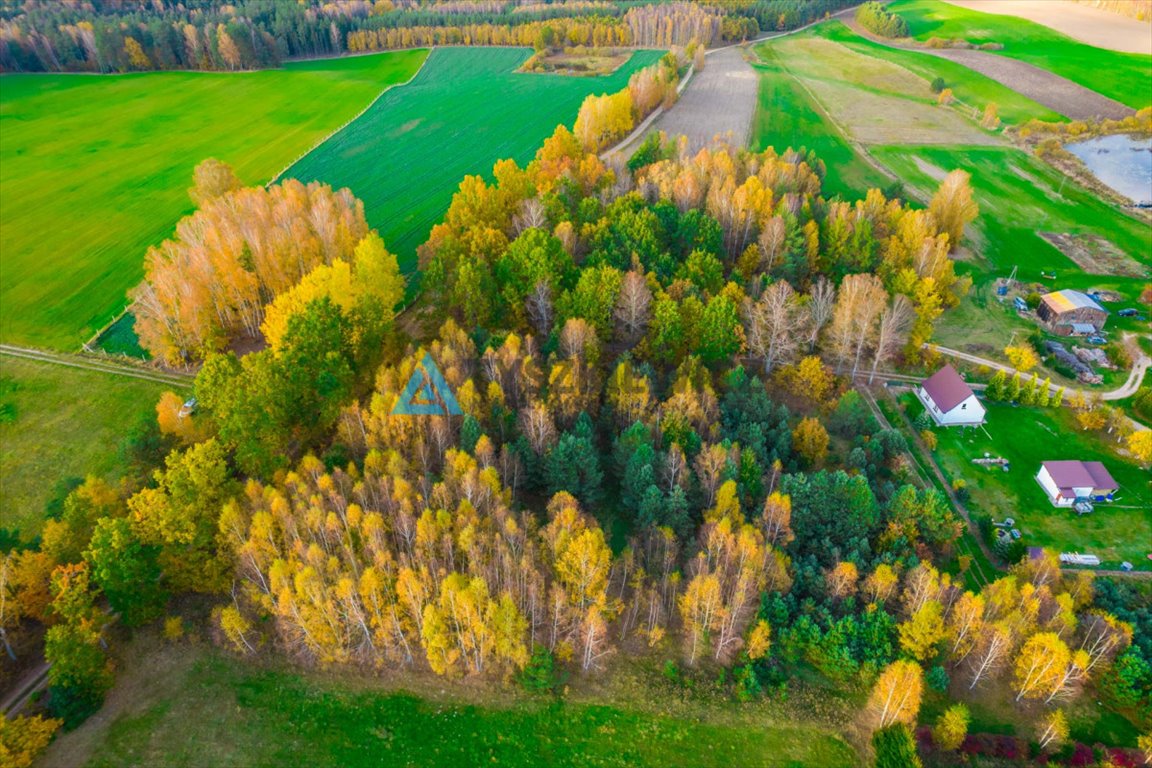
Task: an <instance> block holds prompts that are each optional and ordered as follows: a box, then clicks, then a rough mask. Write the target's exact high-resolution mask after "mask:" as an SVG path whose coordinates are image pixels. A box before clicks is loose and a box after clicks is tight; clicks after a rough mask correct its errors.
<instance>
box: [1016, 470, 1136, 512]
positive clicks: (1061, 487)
mask: <svg viewBox="0 0 1152 768" xmlns="http://www.w3.org/2000/svg"><path fill="white" fill-rule="evenodd" d="M1036 480H1037V482H1039V483H1040V487H1041V488H1043V489H1044V492H1045V493H1047V494H1048V500H1049V501H1051V502H1052V504H1053V505H1054V506H1057V507H1070V506H1072V505H1073V504H1075V503H1076V502H1078V501H1111V500H1112V494H1114V493H1115V492H1116V489H1117V488H1118V487H1119V486H1117V485H1116V481H1115V480H1113V479H1112V475H1110V474H1108V470H1107V469H1105V468H1104V465H1103V464H1101V463H1100V462H1098V461H1045V462H1044V463H1042V464H1041V465H1040V471H1039V472H1037V473H1036Z"/></svg>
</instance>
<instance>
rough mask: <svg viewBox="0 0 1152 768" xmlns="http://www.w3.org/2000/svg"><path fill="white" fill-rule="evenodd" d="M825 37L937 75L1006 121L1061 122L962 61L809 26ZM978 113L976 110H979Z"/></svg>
mask: <svg viewBox="0 0 1152 768" xmlns="http://www.w3.org/2000/svg"><path fill="white" fill-rule="evenodd" d="M812 33H813V34H818V35H820V36H821V37H824V38H826V39H828V40H835V41H836V42H838V43H841V44H842V45H845V46H847V47H848V48H850V49H852V50H853V51H857V52H858V53H863V54H866V55H868V56H874V57H876V58H879V59H885V60H887V61H890V62H892V63H893V64H898V65H900V66H901V67H903V68H904V69H907V70H908V71H910V72H913V73H914V74H917V75H919V76H920V77H922V78H924V79H925V80H928V81H932V80H934V79H935V78H937V77H939V78H942V79H943V80H944V85H945V87H947V88H951V89H952V93H953V95H954V96H955V97H956V99H957V100H958V101H960V102H963V103H964V104H965V105H967V106H968V107H972V108H975V109H977V110H979V112H980V113H982V112H983V108H984V106H985V105H987V104H988V103H989V102H995V103H996V106H997V109H998V113H999V115H1000V119H1001V120H1002V121H1003V122H1005V123H1023V122H1026V121H1028V120H1031V119H1033V118H1035V119H1037V120H1045V121H1052V122H1063V121H1064V120H1065V118H1064V117H1063V116H1062V115H1059V114H1057V113H1056V112H1053V111H1052V110H1050V109H1048V108H1047V107H1045V106H1044V105H1043V104H1038V103H1037V102H1035V101H1032V99H1029V98H1028V97H1027V96H1022V95H1021V94H1019V93H1017V92H1016V91H1014V90H1012V89H1011V88H1008V87H1007V86H1004V85H1001V84H1000V83H998V82H996V81H995V80H993V79H991V78H990V77H986V76H984V75H982V74H980V73H979V72H975V71H973V70H971V69H969V68H968V67H966V66H964V65H963V64H957V63H956V62H954V61H949V60H948V59H942V58H940V57H939V56H931V55H929V54H926V53H918V52H916V51H910V50H906V49H902V48H889V47H888V46H886V45H881V44H880V43H874V42H872V41H871V40H868V39H866V38H863V37H860V36H859V35H857V34H856V33H855V32H853V31H852V30H850V29H849V28H848V27H847V26H845V25H844V24H842V23H841V22H839V21H832V22H829V23H827V24H821V25H819V26H817V27H814V28H813V29H812ZM978 116H979V113H978Z"/></svg>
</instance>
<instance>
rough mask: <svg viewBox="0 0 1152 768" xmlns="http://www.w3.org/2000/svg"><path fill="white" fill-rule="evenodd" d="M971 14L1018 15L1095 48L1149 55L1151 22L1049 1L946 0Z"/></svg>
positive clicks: (1097, 9)
mask: <svg viewBox="0 0 1152 768" xmlns="http://www.w3.org/2000/svg"><path fill="white" fill-rule="evenodd" d="M945 2H947V3H948V4H949V5H957V6H959V7H961V8H967V9H968V10H970V11H980V12H981V13H994V14H997V15H1000V16H1017V17H1019V18H1021V19H1027V20H1028V21H1034V22H1036V23H1037V24H1043V25H1044V26H1046V27H1048V28H1049V29H1054V30H1056V31H1057V32H1059V33H1061V34H1063V35H1068V37H1071V38H1072V39H1074V40H1079V41H1080V42H1082V43H1087V44H1088V45H1094V46H1096V47H1097V48H1107V49H1108V50H1111V51H1123V52H1125V53H1143V54H1146V55H1152V20H1148V19H1146V20H1144V21H1137V20H1136V19H1132V18H1129V17H1127V16H1121V15H1120V14H1118V13H1111V12H1109V11H1102V10H1100V9H1099V8H1093V7H1091V6H1088V5H1081V4H1079V3H1070V2H1066V1H1065V2H1052V0H945Z"/></svg>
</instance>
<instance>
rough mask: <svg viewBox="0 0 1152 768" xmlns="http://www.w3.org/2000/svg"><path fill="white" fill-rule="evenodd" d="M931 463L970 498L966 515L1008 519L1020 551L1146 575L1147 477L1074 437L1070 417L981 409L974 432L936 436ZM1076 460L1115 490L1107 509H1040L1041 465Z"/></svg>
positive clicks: (1150, 564)
mask: <svg viewBox="0 0 1152 768" xmlns="http://www.w3.org/2000/svg"><path fill="white" fill-rule="evenodd" d="M902 402H903V403H904V404H905V405H907V406H908V407H909V414H910V415H912V416H915V414H917V413H919V412H920V411H921V410H923V406H921V405H920V403H919V402H918V401H916V399H915V397H914V396H913V395H911V394H907V395H904V396H903V397H902ZM934 431H935V433H936V436H937V438H938V440H939V443H938V447H937V449H936V453H935V457H936V460H937V461H938V462H939V464H940V467H941V469H943V470H944V473H945V475H946V476H947V477H948V478H949V479H950V480H954V479H957V478H963V479H964V481H965V482H966V483H967V484H968V488H969V490H970V492H971V498H970V500H969V501H968V503H967V506H968V508H969V510H970V511H971V512H973V513H976V514H987V515H991V516H992V518H993V519H995V520H1003V519H1004V518H1005V517H1012V518H1014V519H1015V520H1016V527H1017V528H1019V529H1020V532H1021V533H1022V534H1023V535H1024V538H1023V541H1024V543H1025V544H1027V545H1028V546H1040V547H1049V548H1051V549H1054V550H1057V551H1059V552H1085V553H1090V554H1094V555H1097V556H1099V558H1100V559H1101V560H1102V561H1104V563H1105V564H1106V565H1110V566H1111V567H1113V568H1114V567H1116V566H1117V565H1118V564H1119V562H1120V561H1121V560H1128V561H1130V562H1131V563H1132V564H1133V565H1135V566H1136V567H1137V568H1140V569H1142V570H1152V561H1150V560H1148V557H1147V556H1148V555H1149V554H1150V553H1152V488H1150V487H1149V475H1148V473H1147V472H1145V471H1144V470H1142V469H1141V468H1140V467H1138V466H1136V465H1135V464H1132V463H1130V462H1129V460H1127V459H1124V458H1121V457H1120V456H1119V455H1117V454H1116V453H1115V452H1114V451H1112V450H1111V448H1110V447H1109V446H1108V445H1104V444H1102V443H1101V442H1100V440H1098V439H1097V438H1096V437H1094V436H1092V435H1088V434H1085V433H1084V432H1083V431H1081V430H1080V429H1079V428H1078V427H1077V426H1076V423H1075V420H1074V419H1073V414H1072V411H1071V410H1070V409H1067V408H1062V409H1056V410H1052V409H1037V408H1013V407H1011V406H1006V405H997V404H989V406H988V417H987V423H986V424H985V425H984V427H983V428H982V429H964V430H961V429H958V428H951V429H936V430H934ZM985 453H987V454H990V455H991V456H1000V457H1003V458H1005V459H1008V460H1009V462H1010V464H1011V469H1010V470H1009V471H1008V472H1004V471H1002V470H1001V469H1000V468H999V467H992V468H986V467H982V466H978V465H975V464H972V459H974V458H979V457H982V456H984V455H985ZM1062 459H1079V460H1081V461H1102V462H1104V465H1105V466H1106V467H1107V468H1108V471H1109V472H1110V473H1111V475H1112V477H1113V478H1115V479H1116V482H1117V483H1118V484H1119V485H1120V491H1119V492H1118V493H1117V495H1116V498H1117V500H1116V502H1115V503H1113V504H1099V505H1097V507H1096V512H1094V513H1093V514H1091V515H1087V516H1083V517H1078V516H1077V515H1076V513H1075V512H1073V511H1072V510H1069V509H1056V508H1055V507H1053V506H1052V505H1051V504H1049V503H1048V499H1047V497H1046V496H1045V495H1044V491H1043V489H1042V488H1041V487H1040V485H1039V483H1037V482H1036V473H1037V472H1038V471H1039V470H1040V463H1041V462H1042V461H1055V460H1062Z"/></svg>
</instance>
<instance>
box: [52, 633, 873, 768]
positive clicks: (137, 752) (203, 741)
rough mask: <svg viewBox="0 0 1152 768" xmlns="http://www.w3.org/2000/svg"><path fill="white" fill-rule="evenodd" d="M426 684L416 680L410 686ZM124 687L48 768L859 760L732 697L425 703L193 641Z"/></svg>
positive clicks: (363, 681)
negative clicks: (691, 702)
mask: <svg viewBox="0 0 1152 768" xmlns="http://www.w3.org/2000/svg"><path fill="white" fill-rule="evenodd" d="M159 642H160V641H159V639H158V638H155V637H154V638H153V640H152V647H153V648H154V647H155V646H156V645H157V644H159ZM421 682H422V681H421V678H420V677H419V676H418V675H416V676H411V675H406V676H405V684H406V685H413V684H415V685H420V684H421ZM117 685H118V688H117V690H115V691H113V693H112V695H111V697H110V700H109V704H108V705H106V707H105V709H104V711H103V712H102V713H101V717H100V718H93V719H92V720H90V721H89V722H88V723H86V724H85V725H84V726H82V727H81V728H80V729H79V730H77V731H75V732H74V733H71V734H65V735H64V736H62V737H61V738H59V739H58V740H57V743H56V744H54V745H53V746H52V748H51V749H50V750H49V752H48V753H47V754H46V755H45V761H46V762H45V764H46V765H49V764H52V765H70V766H81V765H86V766H90V767H91V768H104V767H105V766H107V767H109V768H110V767H111V766H121V765H133V766H141V767H145V766H164V768H180V767H181V766H187V767H189V768H191V767H192V766H224V765H229V766H238V765H243V766H251V767H253V768H255V767H256V766H284V765H307V766H312V767H314V768H321V767H323V766H339V768H356V767H357V766H374V767H376V768H385V767H387V766H406V767H408V768H418V767H419V766H429V767H430V768H431V767H433V766H436V767H438V766H453V767H454V768H455V767H457V766H458V767H460V768H466V767H467V766H481V765H493V766H496V765H498V766H505V767H507V768H514V767H515V766H525V767H526V768H537V767H538V766H557V767H559V766H669V767H672V766H692V767H693V768H707V767H708V766H716V767H717V768H726V767H727V766H732V765H740V766H779V768H803V767H805V766H811V768H839V767H841V766H843V767H844V768H848V767H849V766H855V765H858V762H857V759H856V755H855V753H854V752H853V751H852V749H851V748H850V747H849V746H848V745H847V744H846V743H845V742H843V741H841V740H840V739H839V738H837V737H836V736H834V735H832V734H831V733H830V732H829V731H827V730H824V729H819V728H815V727H810V726H806V725H803V724H800V723H795V722H792V723H788V724H784V723H781V724H779V725H774V724H772V723H771V722H769V721H759V722H757V721H756V720H755V719H754V717H753V715H754V713H755V711H756V710H753V709H752V708H751V707H749V708H748V709H747V710H743V711H742V709H741V707H740V705H735V704H732V703H727V702H725V703H719V704H716V705H711V706H708V707H707V708H705V707H702V706H701V707H693V708H692V709H691V710H690V711H691V714H688V713H677V714H664V713H660V712H653V711H648V709H647V708H636V707H632V706H631V705H630V704H627V703H624V704H621V703H619V702H615V701H614V702H613V704H612V705H606V704H604V703H601V702H600V700H599V699H597V700H595V701H593V702H586V703H585V702H580V703H577V702H566V703H559V702H553V701H550V700H548V699H546V698H529V697H527V696H526V695H525V694H523V693H521V692H519V691H517V690H516V689H515V688H512V687H505V688H503V689H501V688H500V686H499V684H498V683H493V684H492V688H490V689H489V690H488V692H487V693H485V692H484V691H483V690H482V689H481V688H479V687H477V686H471V687H470V688H471V693H470V694H469V693H465V696H466V698H461V696H460V694H461V691H466V689H468V688H469V686H466V685H454V684H453V683H451V682H450V681H449V682H445V681H437V682H434V683H427V685H428V686H429V687H431V686H434V689H433V690H430V691H426V692H424V693H422V694H420V695H415V694H411V693H407V692H403V691H395V690H382V689H380V688H379V687H377V688H376V689H375V690H374V689H373V688H374V686H379V685H380V684H378V683H373V682H372V680H371V677H369V676H365V675H355V676H351V675H348V676H342V677H341V678H335V677H334V676H331V675H323V674H316V673H303V674H300V673H297V672H294V671H291V670H284V669H279V668H278V669H271V670H269V669H261V668H260V665H259V664H253V663H251V662H241V661H238V660H235V659H232V658H229V657H226V656H224V655H222V654H221V653H219V652H218V651H215V650H212V649H206V648H204V647H203V646H189V645H187V644H184V645H182V646H177V647H172V646H169V647H168V648H167V649H165V650H161V651H159V652H155V651H146V652H145V653H144V654H143V657H142V658H137V659H135V660H134V661H133V663H132V664H131V665H130V666H129V667H128V668H127V669H126V670H124V672H123V674H122V675H121V676H120V677H119V679H118V682H117ZM444 689H449V690H448V691H445V690H444ZM664 695H665V696H668V694H667V693H665V694H664ZM480 697H482V698H480ZM668 703H669V704H672V702H671V701H670V702H668ZM681 709H684V708H683V707H681ZM745 712H746V714H745ZM102 721H103V722H102Z"/></svg>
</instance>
